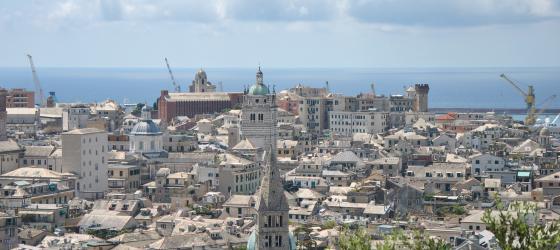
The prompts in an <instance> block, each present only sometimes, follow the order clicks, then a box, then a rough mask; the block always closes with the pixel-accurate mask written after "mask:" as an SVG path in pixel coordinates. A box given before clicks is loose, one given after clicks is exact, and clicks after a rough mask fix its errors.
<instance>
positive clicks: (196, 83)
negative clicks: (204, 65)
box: [189, 69, 216, 93]
mask: <svg viewBox="0 0 560 250" xmlns="http://www.w3.org/2000/svg"><path fill="white" fill-rule="evenodd" d="M189 92H191V93H200V92H216V86H215V85H212V83H211V82H209V81H208V78H207V77H206V72H205V71H204V70H203V69H199V70H198V71H197V72H196V75H194V80H193V81H192V84H191V86H189Z"/></svg>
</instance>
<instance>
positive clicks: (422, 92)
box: [414, 84, 430, 112]
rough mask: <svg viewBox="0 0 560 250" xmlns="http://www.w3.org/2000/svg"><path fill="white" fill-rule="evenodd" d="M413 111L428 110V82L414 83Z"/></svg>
mask: <svg viewBox="0 0 560 250" xmlns="http://www.w3.org/2000/svg"><path fill="white" fill-rule="evenodd" d="M414 91H415V94H414V111H416V112H428V92H430V86H429V85H428V84H416V85H414Z"/></svg>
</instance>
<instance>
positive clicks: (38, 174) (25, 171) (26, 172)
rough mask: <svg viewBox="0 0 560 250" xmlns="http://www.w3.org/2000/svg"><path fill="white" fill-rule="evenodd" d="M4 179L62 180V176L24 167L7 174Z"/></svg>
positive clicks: (48, 171)
mask: <svg viewBox="0 0 560 250" xmlns="http://www.w3.org/2000/svg"><path fill="white" fill-rule="evenodd" d="M2 176H3V177H28V178H55V179H56V178H62V176H63V175H62V174H60V173H58V172H55V171H52V170H48V169H45V168H32V167H23V168H18V169H16V170H13V171H11V172H8V173H5V174H3V175H2Z"/></svg>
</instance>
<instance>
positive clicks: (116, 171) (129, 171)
mask: <svg viewBox="0 0 560 250" xmlns="http://www.w3.org/2000/svg"><path fill="white" fill-rule="evenodd" d="M107 169H108V176H109V179H108V184H109V186H108V188H109V191H111V192H120V193H133V192H134V191H136V190H138V189H140V188H141V186H140V184H141V180H140V179H141V178H140V167H139V166H136V165H123V164H109V165H108V166H107Z"/></svg>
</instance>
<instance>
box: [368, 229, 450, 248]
mask: <svg viewBox="0 0 560 250" xmlns="http://www.w3.org/2000/svg"><path fill="white" fill-rule="evenodd" d="M376 248H377V249H379V250H396V249H412V250H450V249H451V246H450V245H449V244H447V242H445V241H443V240H440V239H434V238H430V237H429V236H427V235H425V234H424V233H421V232H420V231H414V233H413V235H412V237H409V236H407V235H405V234H404V233H403V232H402V230H397V231H394V232H393V233H392V234H390V235H387V236H385V239H384V240H383V242H382V243H379V244H377V245H376Z"/></svg>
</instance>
